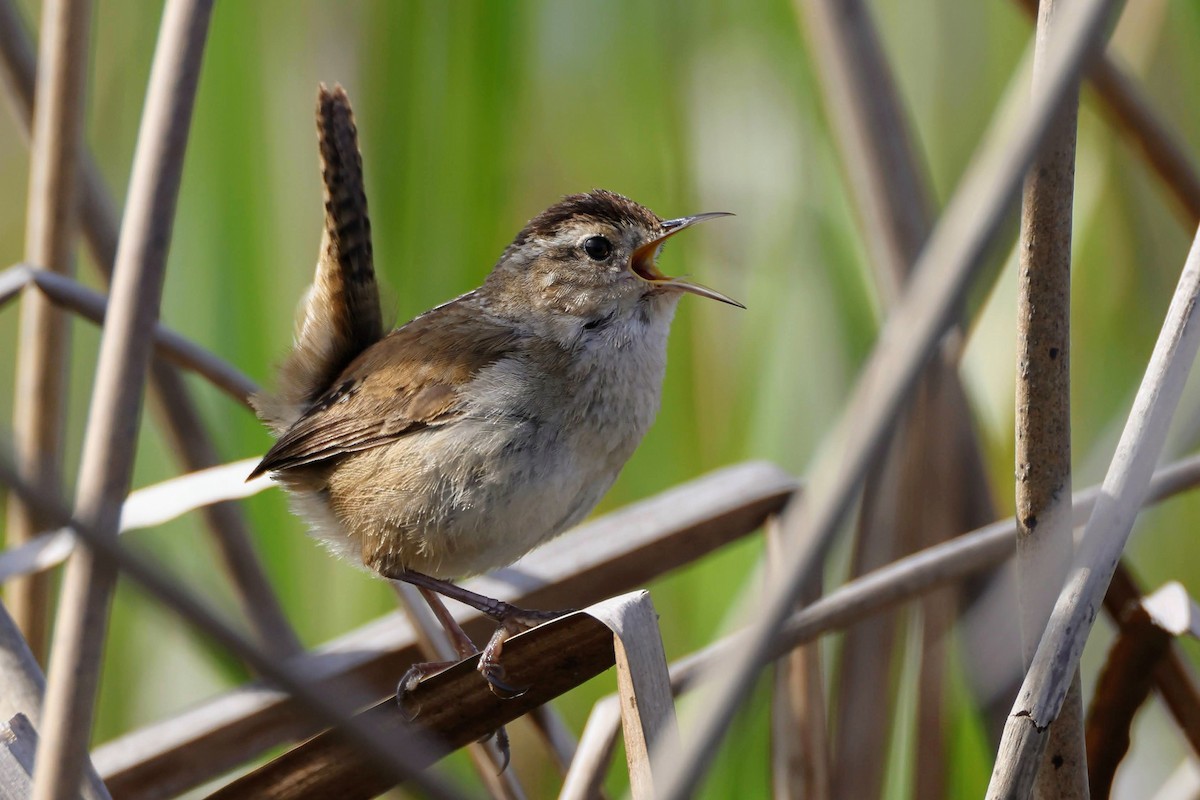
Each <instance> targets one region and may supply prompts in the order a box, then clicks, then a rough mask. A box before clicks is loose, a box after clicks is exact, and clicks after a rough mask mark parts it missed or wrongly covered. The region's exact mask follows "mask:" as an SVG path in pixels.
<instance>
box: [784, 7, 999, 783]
mask: <svg viewBox="0 0 1200 800" xmlns="http://www.w3.org/2000/svg"><path fill="white" fill-rule="evenodd" d="M794 5H795V7H796V8H797V11H798V12H799V13H801V14H802V15H803V17H804V22H805V27H806V29H807V32H808V41H809V43H810V45H811V48H812V51H813V53H814V55H815V58H816V62H817V66H818V69H819V74H820V76H821V79H822V80H821V87H822V91H823V94H824V101H825V102H824V105H825V108H826V109H827V112H828V113H829V115H830V117H831V120H832V123H833V126H834V130H835V131H836V133H837V135H836V137H835V140H836V142H837V143H838V145H839V147H840V149H841V152H842V158H841V165H842V168H843V170H844V171H845V172H846V173H847V175H848V178H849V180H848V182H849V184H850V187H851V189H852V191H853V195H854V199H855V205H856V208H857V210H858V216H859V219H860V229H861V230H862V238H863V239H864V241H865V242H866V244H867V247H868V250H869V251H870V253H871V265H872V267H873V270H872V273H873V274H874V276H875V285H876V287H877V291H878V293H879V295H880V296H881V297H882V298H883V299H884V301H885V303H886V304H887V305H889V306H890V305H893V304H894V303H895V301H896V299H897V296H898V295H899V293H900V290H901V288H902V287H903V285H904V283H905V282H906V280H907V279H908V275H909V272H910V270H911V268H912V265H913V263H914V262H915V261H916V259H917V256H918V254H919V251H920V248H921V246H922V245H923V244H924V242H925V240H926V238H927V237H928V235H929V231H930V228H931V227H932V221H933V210H932V202H931V201H930V199H929V198H930V194H931V192H930V189H929V187H928V179H927V177H926V175H925V170H924V169H923V168H922V166H921V159H920V158H919V156H918V155H917V148H916V147H915V146H914V144H913V142H914V140H915V138H916V137H915V134H914V133H913V132H912V131H911V130H910V127H909V125H908V121H907V115H906V113H905V110H904V108H903V103H902V101H901V99H900V97H899V93H898V91H897V89H896V86H895V81H894V79H893V76H892V74H891V70H890V67H889V64H888V61H887V57H886V55H885V54H884V52H883V48H882V46H881V44H880V41H879V36H878V34H877V32H876V29H875V26H874V23H873V20H872V18H871V13H870V10H869V8H867V6H866V5H865V4H864V3H862V2H861V1H860V0H846V2H831V1H830V0H804V1H803V2H797V3H795V4H794ZM913 395H914V397H913V400H912V402H911V403H910V404H909V406H908V408H907V409H906V410H905V412H904V414H903V415H902V416H901V418H900V420H899V421H898V422H897V424H896V426H895V430H894V431H893V432H892V434H891V440H890V443H889V445H888V446H887V448H886V450H885V451H884V455H883V456H882V457H881V458H880V459H878V461H877V462H876V464H875V465H874V467H873V468H872V470H871V472H870V473H869V474H868V476H867V478H866V480H865V485H864V489H863V497H864V500H863V505H862V512H861V514H860V516H859V520H858V530H857V536H856V539H855V556H854V564H853V568H852V574H853V575H859V574H862V573H863V572H866V571H868V570H870V569H872V568H874V567H878V566H881V565H883V564H885V563H888V562H889V561H891V560H893V558H896V557H899V556H901V555H904V554H907V553H910V552H913V551H915V550H919V549H921V548H923V547H925V546H928V545H931V544H935V543H937V542H940V541H943V540H945V539H948V538H949V537H951V536H954V535H955V534H957V533H959V532H960V531H963V530H968V529H971V528H974V527H976V526H978V525H981V524H983V523H985V522H986V521H988V520H990V519H992V518H993V517H994V516H995V512H994V509H993V507H992V503H991V498H990V496H989V490H988V486H987V479H986V475H985V474H984V470H983V460H982V455H981V452H980V447H979V443H978V441H977V439H976V438H975V434H974V431H973V429H972V425H971V412H970V409H969V407H968V404H967V400H966V394H965V392H964V391H963V388H962V385H961V384H960V383H959V381H958V378H957V360H956V356H955V354H954V353H953V352H951V351H950V349H949V348H945V349H943V351H942V353H941V354H940V357H938V358H935V359H934V360H933V361H932V362H931V363H930V364H929V366H928V367H927V368H926V370H925V372H924V374H923V375H922V376H921V379H920V383H919V386H918V388H917V389H916V390H914V393H913ZM934 492H936V493H938V494H939V495H941V496H942V497H944V498H946V500H945V501H944V502H941V503H923V502H920V500H919V498H922V497H927V496H930V495H931V494H932V493H934ZM950 498H955V499H954V500H951V499H950ZM953 603H954V598H953V596H952V595H938V596H933V597H930V598H928V599H927V600H926V601H924V602H923V603H922V612H923V613H922V620H923V624H922V626H921V635H922V640H923V644H922V653H923V659H922V667H921V674H920V679H919V688H918V691H919V697H920V699H919V700H918V702H917V708H918V709H919V712H918V713H919V720H918V726H919V730H920V731H921V737H922V746H921V747H920V748H919V751H918V753H917V764H916V767H915V774H916V791H917V796H918V797H941V796H944V795H945V788H944V786H943V778H944V773H945V771H944V769H943V768H942V765H943V745H942V742H941V738H942V737H941V731H942V728H943V725H942V719H941V717H942V694H943V691H944V686H945V676H944V674H943V669H944V663H943V661H944V659H943V658H942V654H943V650H944V641H945V637H946V635H947V633H948V631H949V628H950V624H951V621H952V617H953V610H952V607H953ZM898 623H899V618H898V617H889V616H880V617H877V618H873V619H871V620H868V621H867V622H865V623H863V625H862V626H859V627H856V628H854V629H851V630H850V631H848V632H847V634H846V638H845V643H844V646H843V650H842V658H841V666H840V668H839V672H840V673H841V677H840V680H839V682H838V696H837V698H836V709H837V715H836V720H835V723H834V728H835V731H836V732H837V733H836V735H837V738H838V741H837V746H836V749H835V752H836V753H837V754H838V759H837V761H836V768H835V773H834V787H835V794H836V795H837V796H856V797H874V796H876V795H878V794H879V793H880V790H881V788H882V785H883V779H884V770H885V767H886V759H887V750H888V739H889V734H890V733H891V731H890V729H889V728H888V727H887V726H883V725H878V724H876V720H877V719H878V716H879V713H880V709H887V708H891V707H892V700H893V696H894V692H893V689H894V685H893V684H894V683H895V680H894V676H895V670H894V669H893V667H894V666H895V660H894V656H895V653H894V650H895V644H896V642H897V636H896V633H897V630H896V628H897V625H898Z"/></svg>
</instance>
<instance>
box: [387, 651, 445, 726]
mask: <svg viewBox="0 0 1200 800" xmlns="http://www.w3.org/2000/svg"><path fill="white" fill-rule="evenodd" d="M454 664H455V662H453V661H426V662H422V663H419V664H413V665H412V666H411V667H409V668H408V671H407V672H405V673H404V674H403V675H402V676H401V677H400V681H399V683H397V684H396V706H397V707H398V708H399V709H400V713H401V714H402V715H403V716H404V718H405V719H406V720H408V721H409V722H412V721H414V720H416V718H417V717H419V716H420V715H421V706H420V704H419V703H415V702H413V700H412V692H413V691H415V690H416V688H417V686H419V685H420V683H421V681H423V680H425V679H426V678H428V677H429V676H430V675H434V674H436V673H438V672H441V671H442V670H444V669H446V668H447V667H452V666H454Z"/></svg>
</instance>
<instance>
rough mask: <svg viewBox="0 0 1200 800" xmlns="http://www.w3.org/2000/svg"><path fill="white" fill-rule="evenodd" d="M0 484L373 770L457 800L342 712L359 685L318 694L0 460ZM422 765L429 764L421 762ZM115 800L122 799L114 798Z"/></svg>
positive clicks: (402, 747) (327, 686)
mask: <svg viewBox="0 0 1200 800" xmlns="http://www.w3.org/2000/svg"><path fill="white" fill-rule="evenodd" d="M0 483H3V484H6V485H7V486H9V487H10V488H11V489H12V490H13V491H14V492H15V493H16V494H19V495H20V496H21V498H22V499H23V500H24V501H25V503H27V504H28V505H30V506H32V507H36V508H37V509H38V510H39V512H40V513H41V514H43V515H44V516H46V517H47V518H49V519H53V520H55V521H57V522H60V523H62V524H63V525H65V526H67V527H70V528H71V530H72V531H74V532H75V535H77V536H78V537H79V538H80V539H82V540H84V542H86V543H87V546H88V551H89V552H91V553H93V555H94V556H95V557H96V558H98V559H101V560H103V561H105V562H106V563H107V564H109V565H110V566H111V567H112V568H114V569H119V570H120V571H121V573H122V574H124V575H125V576H126V577H128V578H131V579H132V580H133V581H134V582H135V583H137V584H138V585H139V586H140V587H141V588H142V589H144V590H145V591H146V592H147V594H149V595H151V596H152V597H154V598H155V599H156V600H158V601H159V602H160V603H162V604H163V605H164V606H166V607H167V608H170V609H171V610H173V611H175V612H176V613H178V614H179V615H180V616H181V617H183V618H184V619H185V620H186V621H187V622H189V623H190V624H192V625H193V626H194V627H195V628H196V629H197V630H199V631H201V632H202V633H203V634H205V635H206V636H208V637H209V638H210V639H212V640H213V641H214V642H216V643H217V644H218V645H220V646H222V647H224V648H225V649H227V650H228V651H229V652H231V653H233V654H234V655H236V656H238V657H239V658H241V659H242V660H243V661H245V662H246V663H247V664H249V665H251V667H252V668H253V669H255V670H256V671H257V672H259V673H260V674H262V675H263V676H264V677H265V678H266V679H267V680H269V681H270V682H271V683H272V684H274V685H275V686H277V687H279V689H280V690H281V691H284V692H287V693H288V694H289V695H291V697H292V699H294V700H295V701H296V703H297V705H298V707H299V708H301V709H304V710H306V711H308V712H309V713H311V715H312V716H313V717H314V718H316V719H318V720H320V721H321V722H324V723H325V724H327V725H330V726H334V727H338V731H339V735H340V736H343V737H345V738H346V739H347V740H348V741H350V742H352V743H353V745H354V747H356V748H357V749H358V750H359V751H361V752H362V753H364V754H365V755H366V757H367V758H369V759H371V761H372V762H373V763H374V764H375V765H376V768H377V769H379V770H381V771H383V772H385V773H386V774H389V775H392V776H394V777H395V779H396V780H411V781H412V782H413V783H414V784H416V785H417V786H418V787H420V788H421V789H422V791H424V792H425V793H426V794H428V795H429V796H431V797H436V798H457V797H459V795H458V794H457V792H456V791H455V790H454V789H453V788H452V787H451V786H450V785H449V784H448V783H446V782H445V781H444V780H443V779H441V778H439V777H438V776H436V775H432V774H429V773H428V772H424V771H422V770H421V769H419V768H417V767H415V766H413V764H414V763H415V762H416V761H417V760H419V759H428V755H427V754H428V752H429V750H428V748H429V745H428V744H427V743H425V742H423V741H421V740H419V739H418V738H417V737H416V736H414V735H413V734H412V733H411V732H408V731H400V732H395V731H393V732H390V733H389V732H384V731H382V730H381V729H379V728H378V727H376V726H373V725H372V724H371V723H370V721H369V720H368V721H360V720H356V719H355V718H354V717H351V716H350V715H349V712H348V711H347V709H353V708H361V707H363V706H365V705H366V704H367V703H369V702H370V701H371V699H372V695H371V694H370V693H368V692H365V691H363V690H362V689H361V687H359V686H358V682H357V681H346V680H340V681H338V682H336V683H329V682H324V683H322V684H321V685H320V686H319V687H318V686H317V685H316V681H315V680H314V679H313V677H312V676H311V675H310V672H311V669H306V667H307V666H308V665H306V664H305V663H304V660H303V658H297V659H288V660H279V659H277V658H275V657H274V656H273V655H271V654H268V653H266V652H265V651H263V650H261V649H259V647H258V646H257V645H255V644H254V643H253V642H251V641H250V640H249V639H247V638H246V637H245V636H243V635H242V634H241V633H239V632H238V631H236V630H234V629H233V628H232V627H230V626H229V625H228V624H226V623H225V622H223V621H222V620H221V619H220V617H219V616H218V615H217V614H216V613H214V612H213V611H211V610H210V609H209V608H208V607H207V606H206V605H205V604H204V603H202V602H201V601H199V600H197V599H196V598H195V597H194V596H193V595H191V594H190V593H189V592H187V591H186V590H184V589H183V588H181V586H180V585H179V583H178V582H177V581H175V580H174V579H173V578H171V577H168V576H164V575H163V573H162V570H161V568H160V567H158V566H157V565H154V564H152V562H149V561H147V560H145V559H143V558H142V557H140V556H135V555H134V554H132V553H130V552H128V551H127V550H125V549H124V548H123V547H121V546H120V545H119V544H117V543H116V542H115V541H113V540H112V537H111V536H109V535H102V534H101V532H99V531H97V530H96V529H94V528H92V527H91V526H89V525H87V524H85V523H83V522H82V521H80V520H79V519H76V518H72V517H70V516H69V515H68V512H67V511H66V509H65V508H64V507H63V506H62V504H61V503H60V501H59V500H58V499H57V498H53V497H49V496H47V495H46V494H45V493H44V492H42V491H41V490H40V488H38V487H34V486H31V485H29V484H26V483H24V482H23V481H21V479H20V477H19V476H18V475H17V474H16V471H15V469H14V468H13V466H12V465H11V463H10V462H9V461H8V460H7V458H5V457H0ZM425 763H428V760H426V762H425ZM118 795H119V796H124V794H123V793H122V792H118Z"/></svg>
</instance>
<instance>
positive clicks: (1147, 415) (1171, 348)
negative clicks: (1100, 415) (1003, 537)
mask: <svg viewBox="0 0 1200 800" xmlns="http://www.w3.org/2000/svg"><path fill="white" fill-rule="evenodd" d="M1198 301H1200V233H1198V234H1197V236H1196V238H1195V240H1194V241H1193V243H1192V248H1191V251H1190V252H1189V253H1188V258H1187V262H1186V264H1185V265H1184V268H1183V272H1182V274H1181V275H1180V278H1179V285H1178V286H1177V288H1176V290H1175V295H1174V297H1173V298H1172V300H1171V306H1170V308H1169V309H1168V311H1167V317H1166V320H1165V321H1164V323H1163V327H1162V330H1161V331H1160V333H1159V339H1158V342H1157V343H1156V344H1155V347H1154V352H1153V354H1152V355H1151V357H1150V363H1149V365H1148V366H1147V368H1146V375H1145V377H1144V378H1143V380H1142V384H1141V386H1140V387H1139V388H1138V393H1137V397H1136V398H1135V400H1134V405H1133V409H1132V411H1131V412H1130V414H1129V419H1128V421H1127V422H1126V426H1125V430H1124V432H1123V433H1122V435H1121V441H1120V443H1119V444H1118V445H1117V451H1116V455H1115V456H1114V457H1113V461H1112V464H1111V465H1110V467H1109V471H1108V474H1107V475H1106V476H1105V479H1104V489H1103V491H1102V493H1101V495H1100V499H1099V502H1098V503H1097V504H1096V508H1095V510H1093V512H1092V515H1091V517H1090V518H1089V519H1088V524H1087V527H1086V528H1085V529H1084V534H1083V542H1082V545H1081V546H1080V549H1079V553H1078V555H1077V556H1076V559H1075V563H1074V565H1073V566H1072V568H1071V572H1070V575H1069V577H1068V580H1067V583H1066V585H1064V587H1063V589H1062V592H1061V593H1060V594H1059V597H1058V602H1057V603H1056V604H1055V606H1054V611H1053V612H1052V614H1051V616H1050V622H1049V624H1048V625H1047V627H1046V633H1045V634H1044V635H1043V636H1042V640H1041V643H1040V644H1039V645H1038V649H1037V653H1036V655H1035V656H1034V659H1033V663H1032V665H1031V666H1030V668H1029V672H1028V673H1027V674H1026V676H1025V682H1024V683H1023V684H1022V687H1021V693H1020V694H1019V695H1018V697H1017V701H1016V703H1015V704H1014V705H1013V710H1012V714H1011V715H1010V717H1009V721H1008V724H1007V725H1006V726H1005V728H1004V736H1003V738H1002V740H1001V742H1000V753H999V756H998V757H997V761H996V768H995V771H994V772H993V773H992V781H991V785H990V786H989V787H988V797H994V798H1002V797H1024V796H1026V794H1028V791H1029V787H1030V786H1031V785H1032V782H1033V780H1034V776H1035V775H1036V773H1037V766H1038V764H1039V762H1040V759H1041V757H1042V754H1043V752H1044V750H1045V748H1046V746H1047V740H1048V737H1047V735H1046V731H1047V728H1048V727H1049V726H1050V725H1051V724H1052V723H1053V722H1054V720H1055V719H1056V718H1057V716H1058V714H1059V710H1060V709H1061V708H1062V705H1063V701H1064V699H1065V697H1066V695H1067V690H1068V687H1069V684H1070V677H1071V675H1072V674H1073V672H1074V671H1075V670H1076V669H1077V668H1078V666H1079V658H1080V656H1081V655H1082V653H1083V646H1084V644H1085V643H1086V641H1087V638H1088V634H1089V633H1090V632H1091V628H1092V623H1093V622H1095V619H1096V614H1097V612H1098V610H1099V607H1100V604H1101V603H1102V601H1103V599H1104V594H1105V591H1106V590H1107V588H1108V584H1109V580H1110V579H1111V577H1112V574H1113V571H1114V570H1115V569H1116V566H1117V563H1118V562H1119V561H1120V557H1121V552H1122V551H1123V550H1124V548H1125V543H1126V541H1127V539H1128V537H1129V533H1130V531H1131V530H1132V528H1133V522H1134V519H1135V518H1136V516H1137V512H1138V510H1139V509H1140V508H1141V506H1142V504H1143V502H1144V501H1145V497H1146V493H1147V490H1148V485H1149V481H1150V475H1151V473H1152V471H1153V469H1154V462H1155V461H1156V460H1157V459H1158V456H1159V455H1160V453H1161V452H1162V447H1163V444H1164V443H1165V440H1166V436H1167V426H1168V425H1169V423H1170V421H1171V417H1172V415H1173V414H1174V412H1175V408H1176V406H1177V405H1178V402H1179V398H1180V396H1181V395H1182V393H1183V385H1184V382H1185V381H1186V379H1187V376H1188V373H1189V371H1190V368H1191V365H1192V362H1193V361H1194V359H1195V357H1196V351H1197V349H1198V348H1200V324H1197V321H1196V320H1195V318H1194V316H1195V309H1196V304H1197V302H1198Z"/></svg>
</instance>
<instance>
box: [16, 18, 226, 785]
mask: <svg viewBox="0 0 1200 800" xmlns="http://www.w3.org/2000/svg"><path fill="white" fill-rule="evenodd" d="M211 13H212V0H173V1H172V2H168V4H167V6H166V8H165V9H164V12H163V21H162V27H161V29H160V35H159V40H158V45H157V47H156V50H155V55H154V63H153V65H152V67H151V72H150V87H149V90H148V92H147V96H146V106H145V112H144V114H143V118H142V124H141V128H140V131H139V134H138V147H137V150H136V152H135V154H134V164H133V175H132V177H131V179H130V191H129V205H128V209H127V212H126V215H125V219H124V222H123V225H122V231H121V237H120V245H119V247H118V250H117V261H116V265H115V268H114V271H113V272H114V281H113V290H112V306H111V308H110V310H109V314H108V318H107V320H106V324H105V328H104V334H103V336H102V338H101V342H100V357H99V360H98V363H97V374H96V385H95V389H94V391H93V393H92V403H91V410H90V413H89V416H88V425H87V430H86V433H85V437H84V444H83V455H82V460H81V467H80V476H79V487H78V491H77V493H76V515H77V516H78V519H79V521H80V522H82V523H83V525H85V526H86V527H88V528H89V529H92V530H94V531H95V532H96V533H97V534H98V535H99V536H100V537H102V538H104V539H106V540H115V538H116V531H117V526H118V523H119V519H120V513H121V503H122V501H123V500H124V497H125V494H126V493H127V492H128V491H129V481H130V478H131V477H132V474H133V457H134V452H135V448H134V444H135V442H136V441H137V425H138V416H139V412H140V410H141V400H142V389H143V386H144V384H145V380H146V372H147V367H148V366H149V362H150V353H151V335H152V333H153V330H154V324H155V321H156V319H157V316H158V307H159V302H160V299H161V294H162V285H163V278H164V275H165V272H166V261H167V249H168V247H169V243H170V239H171V236H170V234H171V227H172V223H173V218H174V214H175V204H176V201H177V199H178V193H179V183H180V179H181V176H182V173H183V154H184V150H185V148H186V144H187V134H188V129H189V127H190V123H191V117H192V107H193V103H194V100H195V95H196V86H197V83H198V82H199V75H200V61H201V57H202V55H203V52H204V42H205V39H206V37H207V33H208V23H209V20H210V19H211ZM116 576H117V573H116V570H115V568H114V567H113V565H112V564H110V563H108V562H106V561H103V560H100V559H98V558H97V557H96V552H95V551H94V550H91V549H82V550H78V551H76V552H75V553H74V554H73V555H72V556H71V559H70V561H69V562H68V564H67V570H66V575H65V576H64V579H63V597H62V602H61V604H60V607H59V613H58V621H57V624H56V626H55V632H54V651H53V654H52V656H51V661H50V669H49V670H48V676H47V686H46V705H45V710H44V717H43V721H42V726H41V736H42V744H41V746H40V748H39V753H38V759H37V766H36V768H35V771H34V797H35V798H36V800H67V798H69V797H72V796H73V795H74V794H75V793H76V792H77V791H78V787H79V779H80V775H81V772H82V767H83V761H84V760H85V758H86V755H87V745H88V741H89V739H90V736H91V728H92V715H93V711H94V703H95V697H96V691H97V687H98V684H99V677H100V661H101V656H102V654H103V646H104V639H105V635H106V633H107V628H108V610H109V603H110V601H111V598H112V591H113V589H114V587H115V583H116Z"/></svg>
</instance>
